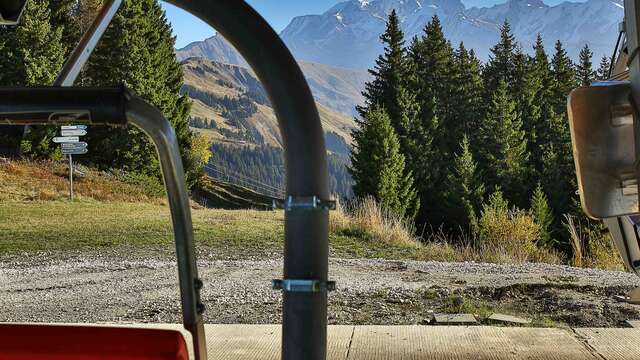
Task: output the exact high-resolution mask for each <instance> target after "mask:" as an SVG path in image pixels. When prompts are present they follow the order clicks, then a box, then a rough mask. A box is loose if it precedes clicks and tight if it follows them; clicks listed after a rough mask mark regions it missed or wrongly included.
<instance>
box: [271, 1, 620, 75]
mask: <svg viewBox="0 0 640 360" xmlns="http://www.w3.org/2000/svg"><path fill="white" fill-rule="evenodd" d="M392 9H396V11H397V12H398V15H399V16H400V19H401V21H402V28H403V30H404V31H405V35H406V37H407V39H411V38H412V37H413V36H416V35H420V34H421V33H422V29H423V28H424V26H425V24H426V23H427V22H429V20H430V19H431V18H432V17H433V16H434V15H438V17H439V18H440V20H441V22H442V26H443V29H444V33H445V35H446V36H447V38H449V39H450V40H451V42H452V43H453V44H454V46H457V44H458V43H459V42H461V41H464V43H465V45H466V46H467V47H470V48H473V49H475V51H476V53H477V54H478V56H479V57H480V58H481V59H483V60H487V59H488V56H489V49H490V47H491V46H493V45H494V44H495V43H496V42H497V41H498V36H499V27H500V25H501V24H502V23H503V22H504V20H508V21H509V23H510V24H511V27H512V30H513V33H514V35H515V36H516V38H517V40H518V41H519V42H520V44H521V45H522V47H523V49H525V51H529V50H530V49H531V46H532V44H533V42H534V40H535V37H536V35H537V34H538V33H541V34H542V36H543V38H544V40H545V46H546V47H547V49H548V52H550V51H551V49H552V47H553V44H554V43H555V41H556V40H560V41H562V43H563V44H564V46H565V48H566V49H567V51H568V52H569V54H570V55H571V56H572V57H574V58H575V57H576V56H577V53H578V52H579V50H580V48H581V47H583V46H584V44H585V43H588V44H589V46H590V47H591V49H592V50H593V52H594V54H595V56H596V57H597V58H596V59H594V62H596V63H597V61H598V58H599V57H601V56H603V55H611V52H612V51H613V46H614V45H615V44H614V42H615V39H616V37H617V32H618V23H619V22H620V21H621V20H622V17H623V7H622V0H588V1H587V2H584V3H572V2H564V3H561V4H559V5H556V6H548V5H546V4H545V3H544V2H542V1H541V0H509V1H507V2H506V3H504V4H500V5H495V6H493V7H488V8H477V7H474V8H471V9H465V6H464V5H463V3H462V2H461V1H460V0H368V1H367V0H351V1H345V2H342V3H339V4H337V5H335V6H333V7H332V8H331V9H329V10H328V11H326V12H325V13H324V14H322V15H307V16H300V17H296V18H294V19H293V20H292V21H291V23H290V24H289V25H288V26H287V27H286V28H285V29H284V30H283V31H282V33H281V36H282V38H283V39H284V41H285V42H286V43H287V45H288V46H289V48H290V49H291V50H292V51H293V53H294V55H295V56H296V57H297V58H298V59H300V60H305V61H312V62H317V63H322V64H329V65H334V66H342V67H350V68H356V69H364V68H368V67H370V66H371V65H372V64H373V61H374V59H375V58H376V56H377V55H378V54H379V53H380V52H381V50H382V45H381V44H380V41H379V40H378V38H379V36H380V34H381V33H382V32H383V31H384V28H385V20H386V18H387V15H388V14H389V13H390V12H391V10H392Z"/></svg>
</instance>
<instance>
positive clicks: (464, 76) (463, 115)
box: [452, 43, 484, 144]
mask: <svg viewBox="0 0 640 360" xmlns="http://www.w3.org/2000/svg"><path fill="white" fill-rule="evenodd" d="M481 67H482V65H481V63H480V60H479V59H478V58H477V57H476V55H475V53H474V51H473V50H470V51H468V50H467V49H466V48H465V46H464V44H463V43H460V46H459V47H458V49H457V50H456V52H455V56H454V69H455V71H454V74H455V76H456V78H455V79H454V81H455V83H456V84H457V86H456V87H455V88H454V91H455V92H454V94H453V101H454V103H455V104H456V106H455V107H454V109H453V110H454V111H453V114H452V115H453V118H454V119H456V121H455V122H454V126H456V129H455V131H453V135H454V136H457V135H458V134H464V136H468V137H469V141H470V142H471V144H476V143H477V142H476V141H475V139H476V138H477V136H476V132H477V129H478V128H479V126H480V122H481V116H479V114H482V110H483V107H484V101H483V99H482V96H483V92H484V84H483V82H482V75H481V73H480V69H481Z"/></svg>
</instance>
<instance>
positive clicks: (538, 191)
mask: <svg viewBox="0 0 640 360" xmlns="http://www.w3.org/2000/svg"><path fill="white" fill-rule="evenodd" d="M531 214H532V215H533V218H534V220H535V222H536V224H538V226H539V227H540V240H541V242H542V245H544V246H545V247H549V248H551V247H554V246H555V245H556V244H555V242H554V239H553V237H552V233H551V231H552V228H551V226H552V224H553V212H552V210H551V208H550V207H549V203H548V201H547V196H546V195H545V193H544V190H543V189H542V186H541V185H540V183H538V185H537V186H536V188H535V190H534V191H533V195H532V196H531Z"/></svg>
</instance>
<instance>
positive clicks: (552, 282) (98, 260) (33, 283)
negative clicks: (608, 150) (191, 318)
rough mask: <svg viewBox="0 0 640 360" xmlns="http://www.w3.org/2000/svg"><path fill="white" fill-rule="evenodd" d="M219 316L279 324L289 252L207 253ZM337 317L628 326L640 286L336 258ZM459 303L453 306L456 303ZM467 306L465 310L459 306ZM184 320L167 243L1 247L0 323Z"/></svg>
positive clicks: (493, 268) (603, 276)
mask: <svg viewBox="0 0 640 360" xmlns="http://www.w3.org/2000/svg"><path fill="white" fill-rule="evenodd" d="M199 268H200V275H201V277H202V278H203V280H204V282H205V287H204V289H203V299H204V302H205V304H206V306H207V311H206V314H205V318H206V321H207V322H210V323H278V322H280V314H281V295H280V293H279V292H276V291H273V290H271V288H270V285H271V284H270V280H271V279H273V278H279V277H281V273H282V261H281V260H264V259H253V260H217V259H215V257H213V256H210V255H208V254H206V253H202V254H200V261H199ZM330 277H331V279H333V280H336V281H337V290H336V291H335V292H332V293H330V295H329V304H330V305H329V306H330V308H329V314H330V318H329V321H330V323H332V324H426V323H427V322H428V320H429V319H430V317H431V314H432V313H434V312H436V313H438V312H451V311H453V312H455V311H468V312H476V313H478V314H479V315H483V314H485V315H486V313H487V312H489V313H490V312H491V311H494V310H495V311H498V312H502V313H507V314H512V315H518V316H522V317H527V318H531V319H533V320H534V324H535V325H543V326H565V325H568V326H580V327H584V326H596V327H614V326H624V321H625V320H627V319H640V306H634V305H629V304H626V303H620V302H616V301H615V300H614V299H613V295H617V294H623V293H624V292H626V291H628V290H630V289H632V288H634V287H638V286H640V279H638V278H637V277H635V276H634V275H631V274H627V273H622V272H608V271H601V270H592V269H576V268H571V267H566V266H555V265H546V264H525V265H518V266H511V265H494V264H481V263H441V262H415V261H385V260H360V259H331V261H330ZM452 306H453V307H454V308H452ZM456 309H459V310H456ZM3 321H10V322H30V321H35V322H134V321H135V322H179V321H180V303H179V299H178V286H177V272H176V265H175V262H173V261H172V260H171V257H170V256H169V255H168V254H166V253H163V251H145V252H144V253H142V252H141V251H139V250H132V249H114V250H107V251H100V252H97V251H92V252H83V253H71V254H64V255H61V254H51V253H48V254H47V253H41V254H38V255H29V256H23V257H20V256H14V257H4V258H0V322H3Z"/></svg>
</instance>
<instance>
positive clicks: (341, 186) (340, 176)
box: [210, 143, 353, 198]
mask: <svg viewBox="0 0 640 360" xmlns="http://www.w3.org/2000/svg"><path fill="white" fill-rule="evenodd" d="M211 150H212V151H213V153H214V154H215V156H213V157H212V158H211V160H210V163H211V164H213V165H215V166H216V167H217V168H220V169H228V170H231V171H233V172H234V173H237V174H239V175H242V176H243V177H247V178H251V179H253V180H255V181H258V182H259V183H263V184H265V185H268V186H270V187H274V188H278V189H280V188H284V183H285V166H284V152H283V150H282V149H281V148H277V147H274V146H269V145H255V146H238V145H226V144H218V143H216V144H213V146H212V148H211ZM327 160H328V163H329V188H330V191H331V192H332V193H333V194H337V195H339V196H340V197H343V198H349V197H352V196H353V192H352V190H351V185H352V180H351V176H349V173H348V171H347V167H346V164H345V161H346V159H344V156H340V155H337V154H333V153H329V154H328V156H327Z"/></svg>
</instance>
